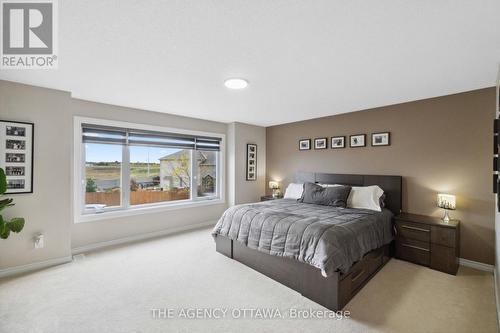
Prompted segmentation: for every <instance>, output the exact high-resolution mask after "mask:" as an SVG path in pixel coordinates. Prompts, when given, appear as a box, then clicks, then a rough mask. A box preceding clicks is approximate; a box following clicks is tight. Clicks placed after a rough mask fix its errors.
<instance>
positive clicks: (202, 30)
mask: <svg viewBox="0 0 500 333" xmlns="http://www.w3.org/2000/svg"><path fill="white" fill-rule="evenodd" d="M59 16H60V27H59V61H60V62H59V69H58V70H53V71H27V70H24V71H21V70H18V71H13V70H9V71H5V70H3V71H0V78H1V79H5V80H11V81H16V82H21V83H27V84H33V85H37V86H42V87H49V88H56V89H61V90H66V91H70V92H72V94H73V97H75V98H81V99H86V100H91V101H97V102H104V103H110V104H116V105H123V106H129V107H135V108H141V109H146V110H153V111H160V112H166V113H173V114H179V115H184V116H191V117H197V118H203V119H210V120H216V121H222V122H233V121H239V122H245V123H251V124H258V125H264V126H269V125H275V124H280V123H286V122H292V121H298V120H303V119H310V118H316V117H321V116H326V115H332V114H338V113H345V112H350V111H356V110H361V109H366V108H371V107H376V106H383V105H389V104H395V103H399V102H406V101H411V100H417V99H422V98H428V97H434V96H440V95H446V94H450V93H457V92H462V91H467V90H473V89H478V88H484V87H488V86H493V85H494V84H495V80H496V73H497V66H498V63H499V61H500V1H498V0H484V1H475V0H469V1H465V0H448V1H444V0H418V1H408V0H407V1H401V0H392V1H391V0H379V1H352V0H345V1H339V0H327V1H319V0H315V1H307V0H304V1H292V0H279V1H277V0H225V1H224V0H198V1H187V0H178V1H159V0H158V1H153V0H148V1H145V0H142V1H139V0H105V1H103V0H85V1H84V0H71V1H59ZM229 77H243V78H246V79H247V80H248V81H249V82H250V85H249V87H248V88H247V89H244V90H239V91H231V90H228V89H227V88H225V87H224V84H223V82H224V80H225V79H226V78H229Z"/></svg>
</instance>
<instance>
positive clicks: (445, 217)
mask: <svg viewBox="0 0 500 333" xmlns="http://www.w3.org/2000/svg"><path fill="white" fill-rule="evenodd" d="M443 222H444V223H450V215H448V210H447V209H445V210H444V216H443Z"/></svg>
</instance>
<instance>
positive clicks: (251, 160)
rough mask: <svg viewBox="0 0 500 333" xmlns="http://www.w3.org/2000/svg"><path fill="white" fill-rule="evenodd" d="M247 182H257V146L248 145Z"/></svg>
mask: <svg viewBox="0 0 500 333" xmlns="http://www.w3.org/2000/svg"><path fill="white" fill-rule="evenodd" d="M247 180H257V145H256V144H253V143H249V144H247Z"/></svg>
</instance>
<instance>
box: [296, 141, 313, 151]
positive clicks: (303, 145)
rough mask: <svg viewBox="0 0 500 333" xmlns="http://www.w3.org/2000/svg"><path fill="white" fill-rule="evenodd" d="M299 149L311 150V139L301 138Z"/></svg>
mask: <svg viewBox="0 0 500 333" xmlns="http://www.w3.org/2000/svg"><path fill="white" fill-rule="evenodd" d="M299 150H311V139H302V140H299Z"/></svg>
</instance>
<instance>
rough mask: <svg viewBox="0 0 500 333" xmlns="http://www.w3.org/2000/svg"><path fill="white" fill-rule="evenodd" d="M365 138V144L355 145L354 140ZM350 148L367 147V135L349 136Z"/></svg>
mask: <svg viewBox="0 0 500 333" xmlns="http://www.w3.org/2000/svg"><path fill="white" fill-rule="evenodd" d="M359 138H363V144H356V145H353V140H356V139H359ZM349 147H350V148H361V147H366V134H353V135H349Z"/></svg>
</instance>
